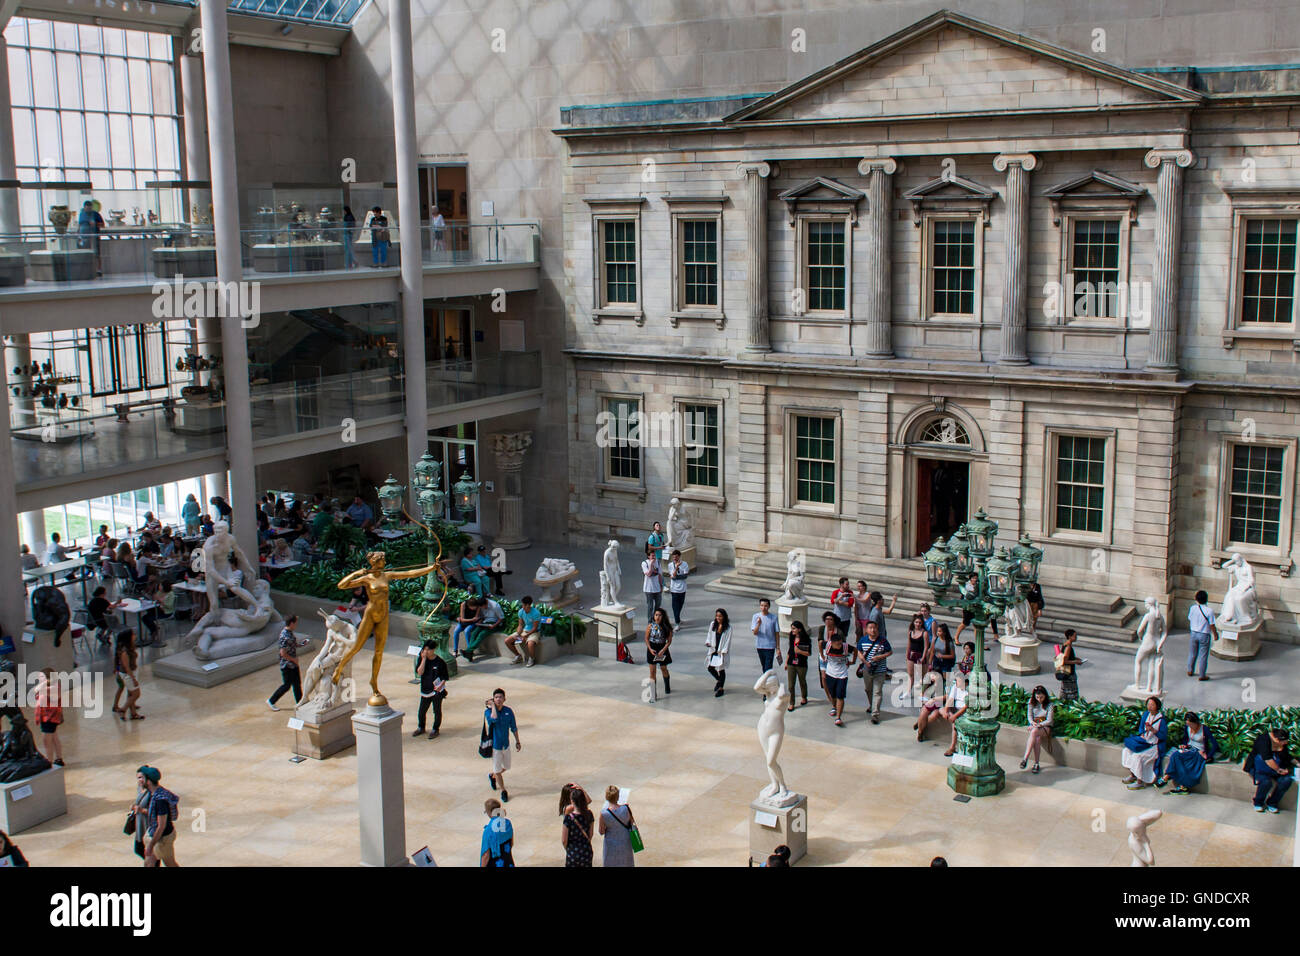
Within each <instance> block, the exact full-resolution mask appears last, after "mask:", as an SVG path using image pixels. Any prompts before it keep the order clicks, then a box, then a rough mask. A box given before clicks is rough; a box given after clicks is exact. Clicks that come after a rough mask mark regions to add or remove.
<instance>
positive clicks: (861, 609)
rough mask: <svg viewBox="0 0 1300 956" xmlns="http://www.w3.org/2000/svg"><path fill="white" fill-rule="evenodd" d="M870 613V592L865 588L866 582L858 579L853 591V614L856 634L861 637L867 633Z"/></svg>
mask: <svg viewBox="0 0 1300 956" xmlns="http://www.w3.org/2000/svg"><path fill="white" fill-rule="evenodd" d="M870 614H871V592H870V591H868V590H867V582H866V581H859V582H858V587H857V590H855V591H854V592H853V616H854V620H855V621H856V623H857V635H858V637H859V638H861V637H862V636H863V635H864V634H866V633H867V618H868V616H870Z"/></svg>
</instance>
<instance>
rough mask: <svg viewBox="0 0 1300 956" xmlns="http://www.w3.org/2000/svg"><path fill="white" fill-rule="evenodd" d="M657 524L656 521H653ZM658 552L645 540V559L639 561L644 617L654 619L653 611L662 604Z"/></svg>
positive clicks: (661, 583)
mask: <svg viewBox="0 0 1300 956" xmlns="http://www.w3.org/2000/svg"><path fill="white" fill-rule="evenodd" d="M655 524H656V525H658V522H655ZM657 555H658V552H657V551H655V549H654V548H653V547H651V545H650V542H648V541H647V542H646V546H645V560H644V561H642V562H641V590H642V591H643V592H645V619H646V621H647V622H648V621H652V620H654V616H655V611H657V610H659V608H660V607H662V606H663V601H664V581H663V575H662V574H661V573H660V570H659V558H658V556H657Z"/></svg>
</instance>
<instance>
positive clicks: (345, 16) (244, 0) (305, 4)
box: [230, 0, 366, 26]
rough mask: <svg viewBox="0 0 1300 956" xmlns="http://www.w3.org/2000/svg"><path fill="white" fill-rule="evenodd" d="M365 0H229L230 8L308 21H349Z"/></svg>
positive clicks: (342, 22) (340, 22)
mask: <svg viewBox="0 0 1300 956" xmlns="http://www.w3.org/2000/svg"><path fill="white" fill-rule="evenodd" d="M365 2H366V0H230V9H231V10H237V11H239V12H241V13H257V14H261V15H262V16H267V17H278V18H280V19H283V20H303V21H306V22H308V23H332V24H337V25H339V26H343V25H345V24H348V23H351V22H352V18H353V17H354V16H356V13H357V11H358V10H360V9H361V8H362V7H363V6H364V5H365Z"/></svg>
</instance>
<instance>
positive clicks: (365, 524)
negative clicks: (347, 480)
mask: <svg viewBox="0 0 1300 956" xmlns="http://www.w3.org/2000/svg"><path fill="white" fill-rule="evenodd" d="M347 516H348V520H349V521H351V522H352V523H353V524H354V525H356V526H357V527H358V528H365V529H366V530H369V529H370V526H371V525H372V524H374V523H375V513H374V512H373V511H371V510H370V505H368V504H366V503H365V502H364V501H362V500H361V496H360V495H357V496H356V497H354V498H353V499H352V504H350V505H348V510H347Z"/></svg>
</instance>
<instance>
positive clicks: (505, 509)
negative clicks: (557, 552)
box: [492, 432, 533, 551]
mask: <svg viewBox="0 0 1300 956" xmlns="http://www.w3.org/2000/svg"><path fill="white" fill-rule="evenodd" d="M532 444H533V433H532V432H503V433H500V434H496V435H493V436H492V451H493V453H494V454H495V455H496V459H497V470H498V471H500V472H501V487H502V495H501V498H500V499H499V500H498V501H497V534H496V537H495V538H493V539H492V543H493V545H495V546H496V547H499V548H505V549H506V550H507V551H516V550H518V549H520V548H527V547H531V546H532V542H531V541H529V540H528V538H527V537H526V536H525V535H524V486H523V479H522V477H521V476H520V472H521V471H522V470H523V467H524V452H526V451H528V449H529V448H531V447H532Z"/></svg>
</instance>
